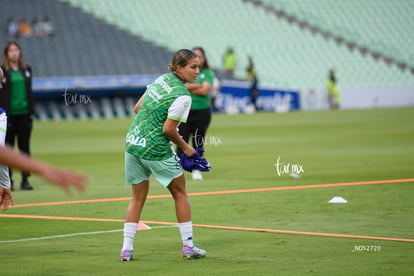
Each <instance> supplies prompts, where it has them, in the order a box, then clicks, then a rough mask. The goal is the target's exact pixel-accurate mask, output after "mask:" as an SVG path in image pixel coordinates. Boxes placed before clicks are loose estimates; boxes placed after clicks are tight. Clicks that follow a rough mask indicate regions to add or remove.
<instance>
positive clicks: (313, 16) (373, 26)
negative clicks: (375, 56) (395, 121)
mask: <svg viewBox="0 0 414 276" xmlns="http://www.w3.org/2000/svg"><path fill="white" fill-rule="evenodd" d="M255 2H259V3H263V4H265V5H268V6H270V7H273V8H275V10H278V11H280V12H284V13H285V14H287V15H290V16H292V17H294V19H295V20H297V21H298V22H306V23H307V24H309V25H311V26H315V27H317V28H319V29H320V31H321V32H328V33H330V34H332V35H333V36H335V37H338V38H342V39H343V40H345V41H348V42H353V43H355V44H356V45H358V46H360V47H362V48H367V50H370V51H372V52H374V53H379V54H382V55H384V56H385V57H389V58H391V59H393V60H395V61H396V62H400V63H403V64H404V63H405V64H407V65H409V66H412V67H414V60H412V55H413V53H414V52H413V50H412V47H411V46H410V45H412V44H413V43H414V36H413V30H412V26H414V17H413V16H412V15H413V12H414V3H413V1H409V0H399V1H388V0H382V1H378V0H366V1H359V0H348V1H332V0H318V1H300V0H262V1H260V0H259V1H255Z"/></svg>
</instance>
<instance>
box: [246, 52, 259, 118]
mask: <svg viewBox="0 0 414 276" xmlns="http://www.w3.org/2000/svg"><path fill="white" fill-rule="evenodd" d="M248 62H249V63H248V66H247V68H246V72H247V79H248V80H249V81H250V87H249V93H250V101H251V103H252V105H253V106H254V109H255V110H256V111H257V110H258V108H257V97H258V96H259V90H258V89H257V84H258V80H257V75H256V68H255V67H254V62H253V58H252V57H251V56H249V57H248Z"/></svg>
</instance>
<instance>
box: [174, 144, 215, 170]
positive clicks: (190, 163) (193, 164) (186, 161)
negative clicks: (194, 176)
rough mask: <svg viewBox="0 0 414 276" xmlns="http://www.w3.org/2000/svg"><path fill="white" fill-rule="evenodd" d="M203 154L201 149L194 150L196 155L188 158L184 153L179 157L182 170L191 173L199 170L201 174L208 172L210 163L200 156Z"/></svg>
mask: <svg viewBox="0 0 414 276" xmlns="http://www.w3.org/2000/svg"><path fill="white" fill-rule="evenodd" d="M203 152H204V149H203V148H196V153H195V154H194V155H192V156H190V157H188V156H187V155H185V154H184V153H183V154H181V156H180V163H181V166H182V167H183V169H184V170H186V171H189V172H192V171H193V170H199V171H202V172H208V171H210V169H211V166H210V163H209V162H208V161H207V160H206V159H205V158H204V157H202V156H201V154H202V153H203Z"/></svg>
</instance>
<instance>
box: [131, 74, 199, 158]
mask: <svg viewBox="0 0 414 276" xmlns="http://www.w3.org/2000/svg"><path fill="white" fill-rule="evenodd" d="M143 97H144V99H143V100H142V103H141V107H140V108H139V110H138V113H137V115H136V116H135V119H134V121H133V122H132V124H131V126H130V127H129V130H128V134H127V136H126V143H125V150H126V151H127V152H129V153H130V154H132V155H134V156H137V157H139V158H142V159H146V160H165V159H168V158H170V157H171V156H173V154H174V152H173V150H172V148H171V144H170V141H169V140H168V138H167V137H166V136H165V135H164V133H163V126H164V123H165V121H166V120H167V118H169V119H172V120H175V121H179V122H183V123H185V122H186V121H187V117H188V113H189V112H190V107H191V97H190V93H189V92H188V90H187V89H186V88H185V86H184V83H183V82H182V81H181V80H180V79H179V78H177V76H176V75H175V74H174V73H168V74H164V75H161V76H160V77H158V78H157V79H156V80H155V81H154V82H153V83H152V84H150V85H149V86H148V87H147V90H146V91H145V94H144V96H143Z"/></svg>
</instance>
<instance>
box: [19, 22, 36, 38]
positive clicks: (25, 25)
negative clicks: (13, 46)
mask: <svg viewBox="0 0 414 276" xmlns="http://www.w3.org/2000/svg"><path fill="white" fill-rule="evenodd" d="M18 34H19V36H21V37H31V36H32V35H33V29H32V26H30V23H29V22H27V20H26V19H25V18H22V19H20V22H19V25H18Z"/></svg>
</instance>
